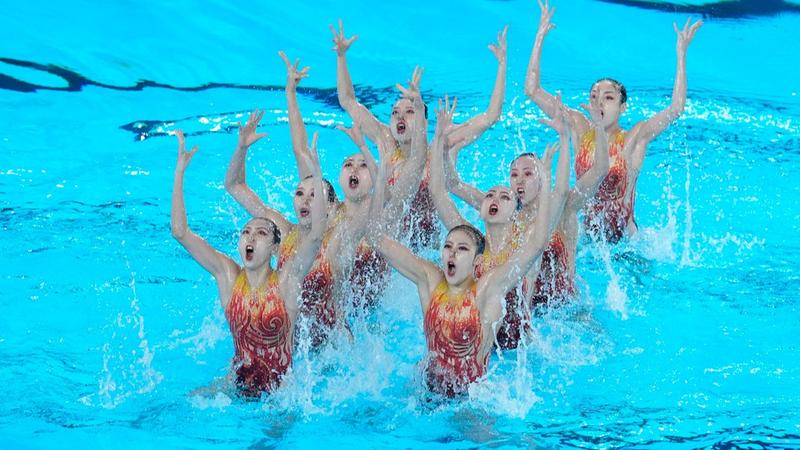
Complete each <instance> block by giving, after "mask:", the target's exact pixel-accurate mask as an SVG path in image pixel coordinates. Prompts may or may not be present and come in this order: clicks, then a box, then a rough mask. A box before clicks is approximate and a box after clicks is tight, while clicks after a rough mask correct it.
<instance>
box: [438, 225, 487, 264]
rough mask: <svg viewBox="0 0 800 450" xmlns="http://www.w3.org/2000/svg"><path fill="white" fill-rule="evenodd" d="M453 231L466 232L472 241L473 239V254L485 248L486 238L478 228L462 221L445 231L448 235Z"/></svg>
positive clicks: (480, 253)
mask: <svg viewBox="0 0 800 450" xmlns="http://www.w3.org/2000/svg"><path fill="white" fill-rule="evenodd" d="M454 231H463V232H464V233H467V234H468V235H469V236H470V237H471V238H472V240H473V241H475V256H478V255H482V254H483V251H484V250H485V249H486V238H484V237H483V233H481V232H480V230H478V229H477V228H475V227H473V226H472V225H467V224H465V223H463V224H461V225H456V226H454V227H453V228H451V229H450V231H448V232H447V235H448V236H450V235H451V234H453V232H454Z"/></svg>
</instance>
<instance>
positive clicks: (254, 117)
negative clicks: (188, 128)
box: [178, 109, 267, 148]
mask: <svg viewBox="0 0 800 450" xmlns="http://www.w3.org/2000/svg"><path fill="white" fill-rule="evenodd" d="M262 117H264V111H259V110H258V109H256V110H255V111H253V112H252V113H250V117H248V118H247V123H246V124H245V125H244V126H242V122H239V147H240V148H249V147H250V146H251V145H253V144H255V143H256V141H258V140H259V139H261V138H263V137H264V136H266V135H267V133H256V129H257V128H258V123H259V122H261V118H262ZM181 137H182V134H181V136H179V137H178V140H179V141H180V139H181Z"/></svg>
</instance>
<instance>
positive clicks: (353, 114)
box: [330, 19, 391, 143]
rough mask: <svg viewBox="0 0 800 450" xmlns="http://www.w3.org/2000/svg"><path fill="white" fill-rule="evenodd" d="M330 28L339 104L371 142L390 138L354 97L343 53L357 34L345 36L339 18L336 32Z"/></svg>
mask: <svg viewBox="0 0 800 450" xmlns="http://www.w3.org/2000/svg"><path fill="white" fill-rule="evenodd" d="M330 28H331V33H333V51H335V52H336V91H337V93H338V96H339V105H341V107H342V108H343V109H344V110H345V111H347V114H348V115H350V118H352V119H353V123H357V124H358V125H359V126H360V127H361V129H362V130H363V131H364V134H366V135H367V137H369V138H370V140H372V141H373V142H375V143H377V142H379V141H382V140H385V139H387V138H388V139H391V133H390V132H389V129H388V128H387V127H385V126H384V125H383V124H381V123H380V122H379V121H378V119H377V118H376V117H375V116H374V115H373V114H372V113H371V112H370V111H369V110H368V109H367V108H366V107H365V106H364V105H362V104H361V103H359V102H358V100H357V99H356V91H355V89H353V80H352V79H351V78H350V70H349V69H348V68H347V59H346V57H345V54H346V53H347V50H348V49H349V48H350V46H351V45H353V42H355V41H356V39H358V35H356V36H353V37H351V38H346V37H345V35H344V25H342V21H341V19H340V20H339V31H338V32H337V31H336V28H335V27H334V26H333V25H330Z"/></svg>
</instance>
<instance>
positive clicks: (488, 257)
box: [475, 223, 530, 350]
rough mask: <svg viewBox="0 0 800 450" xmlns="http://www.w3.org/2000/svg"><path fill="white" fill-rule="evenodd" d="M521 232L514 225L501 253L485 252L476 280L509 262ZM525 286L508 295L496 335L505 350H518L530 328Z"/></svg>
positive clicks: (498, 342)
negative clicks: (523, 333)
mask: <svg viewBox="0 0 800 450" xmlns="http://www.w3.org/2000/svg"><path fill="white" fill-rule="evenodd" d="M519 230H520V229H519V227H518V225H517V224H516V223H515V224H513V228H512V231H511V240H510V241H509V242H508V244H506V245H505V247H503V248H502V249H501V250H500V251H499V252H497V253H491V252H489V251H484V252H483V263H482V264H481V265H480V266H478V268H477V270H476V271H475V278H476V279H479V278H480V277H481V276H483V274H485V273H487V272H489V271H490V270H492V269H494V268H495V267H497V266H499V265H501V264H504V263H506V262H507V261H508V258H509V257H510V256H511V254H512V253H513V252H514V251H516V250H517V249H518V248H519V236H520V231H519ZM523 285H524V282H523V283H522V284H521V285H520V286H518V287H516V288H514V289H512V290H510V291H508V292H507V293H506V297H505V298H506V313H505V315H504V316H503V319H502V321H501V322H500V325H499V326H498V327H497V335H496V338H497V345H498V346H499V347H500V348H502V349H503V350H511V349H515V348H517V346H518V345H519V341H520V339H521V338H522V329H523V327H524V328H525V329H526V330H527V329H528V327H529V326H530V325H529V323H530V314H529V311H530V308H529V307H527V305H525V304H524V299H525V295H524V291H523Z"/></svg>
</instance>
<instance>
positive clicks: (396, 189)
mask: <svg viewBox="0 0 800 450" xmlns="http://www.w3.org/2000/svg"><path fill="white" fill-rule="evenodd" d="M422 72H423V69H422V68H420V67H415V68H414V72H413V73H412V74H411V82H410V83H409V87H408V88H405V87H404V86H402V85H400V84H397V89H399V90H400V92H401V93H402V94H403V96H404V97H406V98H408V99H410V100H411V103H412V105H413V107H414V120H413V122H412V124H411V152H410V153H409V155H408V158H407V159H406V160H405V161H403V162H402V163H400V165H399V170H398V173H397V179H396V181H395V183H394V185H392V186H390V187H389V191H388V197H389V201H390V202H400V203H403V202H405V201H406V200H407V199H409V198H411V196H412V195H413V194H414V193H415V192H416V189H417V187H418V186H419V183H420V180H422V174H423V172H424V171H425V163H426V162H427V159H428V135H427V129H426V123H427V122H426V120H425V111H424V108H425V105H424V104H423V103H422V97H421V95H420V91H419V84H420V79H421V77H422ZM377 143H378V145H379V146H380V145H383V146H384V147H383V148H384V149H388V147H387V146H386V145H387V144H385V143H384V144H381V143H380V141H378V142H377Z"/></svg>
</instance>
